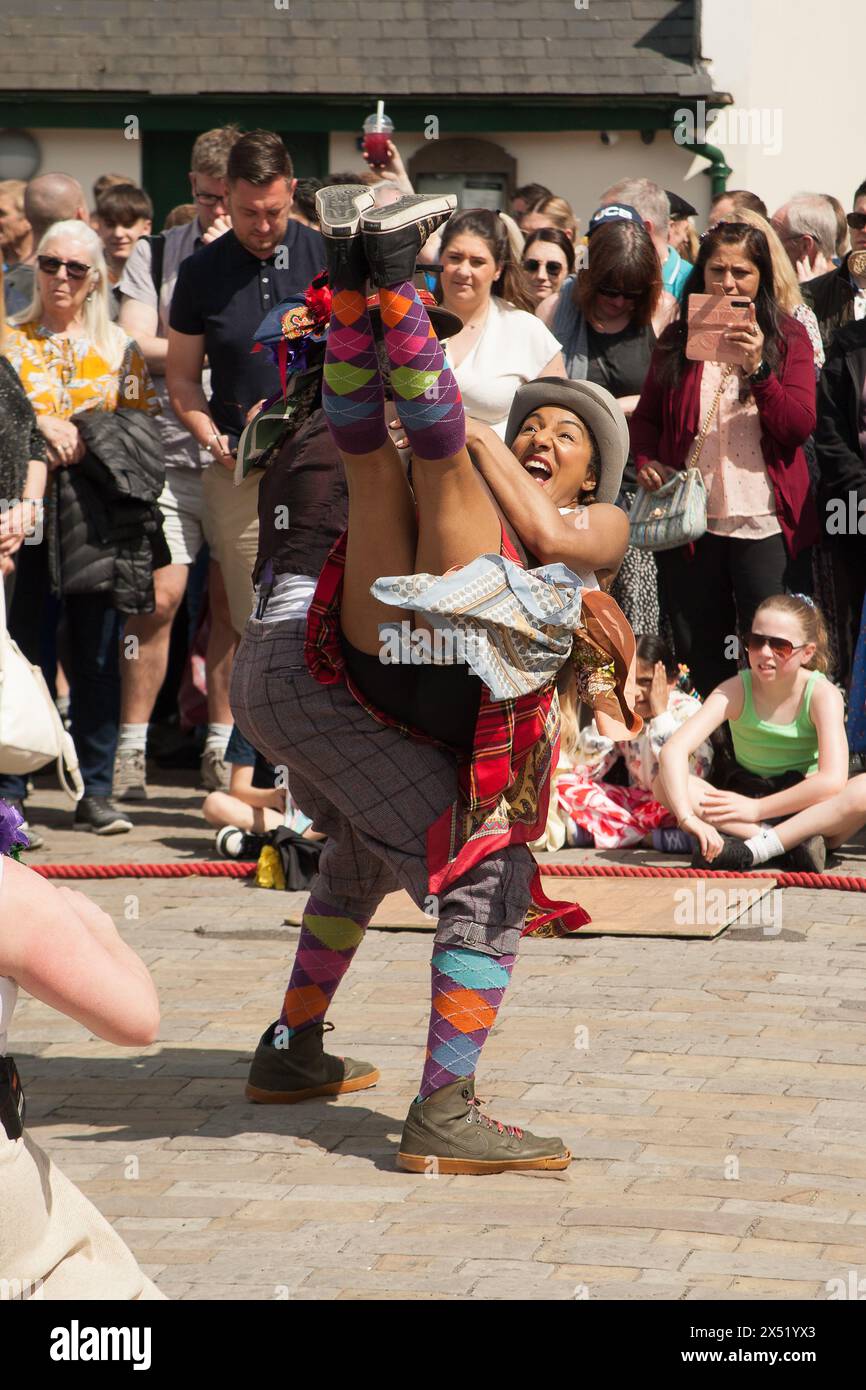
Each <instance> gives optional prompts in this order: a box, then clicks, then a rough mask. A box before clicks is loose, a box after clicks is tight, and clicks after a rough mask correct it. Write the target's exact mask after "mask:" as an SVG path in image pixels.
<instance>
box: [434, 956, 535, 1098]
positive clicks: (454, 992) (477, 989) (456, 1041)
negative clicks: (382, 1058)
mask: <svg viewBox="0 0 866 1390" xmlns="http://www.w3.org/2000/svg"><path fill="white" fill-rule="evenodd" d="M516 959H517V957H516V956H485V955H482V954H481V952H480V951H467V950H465V949H464V948H463V947H454V946H447V947H445V948H444V949H441V950H437V951H436V952H435V953H434V955H433V960H432V961H431V965H430V969H431V973H432V977H433V980H432V983H433V1005H432V1008H431V1011H430V1032H429V1034H428V1036H427V1059H426V1061H425V1063H424V1074H423V1076H422V1077H421V1089H420V1090H419V1092H418V1095H419V1097H420V1099H421V1100H426V1098H427V1096H429V1095H431V1094H432V1093H433V1091H438V1090H439V1088H440V1086H450V1085H451V1083H452V1081H456V1080H457V1077H458V1076H474V1074H475V1068H476V1066H477V1064H478V1058H479V1055H480V1053H481V1049H482V1047H483V1046H484V1044H485V1042H486V1041H487V1034H488V1033H489V1032H490V1029H491V1028H492V1027H493V1024H494V1021H495V1019H496V1014H497V1012H498V1010H499V1005H500V1004H501V1003H502V996H503V995H504V993H505V991H506V989H507V988H508V982H509V980H510V978H511V971H512V969H513V967H514V962H515V960H516Z"/></svg>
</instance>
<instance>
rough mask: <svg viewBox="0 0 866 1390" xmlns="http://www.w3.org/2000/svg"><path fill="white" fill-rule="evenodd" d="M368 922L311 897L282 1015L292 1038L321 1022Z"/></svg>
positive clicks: (363, 918)
mask: <svg viewBox="0 0 866 1390" xmlns="http://www.w3.org/2000/svg"><path fill="white" fill-rule="evenodd" d="M369 921H370V919H369V917H347V916H345V915H344V914H343V913H341V912H338V911H337V910H336V908H333V907H331V905H330V904H329V903H326V902H322V901H321V899H319V898H315V897H312V896H311V897H310V898H309V900H308V902H307V906H306V907H305V909H304V915H303V917H302V919H301V937H300V940H299V941H298V951H297V955H296V956H295V963H294V965H293V967H292V974H291V978H290V979H289V983H288V985H287V986H286V995H285V999H284V1000H283V1010H282V1013H281V1014H280V1023H281V1024H282V1025H283V1026H285V1027H288V1030H289V1031H288V1036H289V1037H290V1038H291V1037H294V1035H295V1033H300V1032H302V1031H303V1029H305V1028H309V1026H310V1024H312V1023H321V1022H322V1020H323V1018H324V1017H325V1014H326V1013H327V1012H328V1008H329V1006H330V1003H331V1000H332V999H333V997H334V994H335V993H336V990H337V986H338V984H339V983H340V981H341V980H342V978H343V976H344V975H345V973H346V971H347V970H348V968H349V966H350V965H351V963H352V958H353V956H354V954H355V952H356V950H357V949H358V946H359V945H360V944H361V942H362V941H363V939H364V932H365V931H366V928H367V926H368V924H369Z"/></svg>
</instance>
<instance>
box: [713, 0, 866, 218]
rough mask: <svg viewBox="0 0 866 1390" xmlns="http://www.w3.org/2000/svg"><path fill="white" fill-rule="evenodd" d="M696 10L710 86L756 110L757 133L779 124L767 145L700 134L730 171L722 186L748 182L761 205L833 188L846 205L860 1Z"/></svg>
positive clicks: (863, 164)
mask: <svg viewBox="0 0 866 1390" xmlns="http://www.w3.org/2000/svg"><path fill="white" fill-rule="evenodd" d="M702 13H703V27H702V35H701V42H702V51H703V54H704V57H705V58H706V59H707V61H708V64H709V71H710V73H711V75H712V79H713V86H714V87H715V88H716V90H717V91H723V92H724V91H727V92H730V94H731V96H732V97H733V98H734V102H735V103H736V105H737V106H738V107H739V108H743V109H746V110H749V109H752V108H757V109H759V110H760V111H761V113H762V116H763V121H764V129H765V134H766V133H769V132H771V131H772V127H773V122H774V121H775V123H776V125H777V127H778V126H779V122H781V126H780V131H779V136H780V138H779V139H778V140H777V141H773V140H772V139H771V140H770V141H769V143H768V142H767V141H766V140H765V139H764V138H763V137H762V138H760V139H759V140H757V141H751V142H750V143H746V144H743V143H740V142H739V140H734V141H730V140H722V139H718V140H717V139H714V137H713V135H712V133H710V134H709V136H708V138H709V141H710V143H711V144H715V145H718V146H719V148H720V149H721V150H723V151H724V154H725V157H726V159H727V161H728V163H729V164H730V166H731V168H732V169H733V173H732V174H731V176H730V178H729V179H728V186H729V188H748V189H751V190H752V192H754V193H757V194H758V195H759V196H760V197H761V198H763V199H764V201H765V203H766V204H767V206H768V207H769V209H770V211H771V212H773V211H774V210H775V209H776V208H777V207H779V206H780V205H781V204H782V203H783V202H785V201H786V199H787V198H789V197H790V196H791V194H792V193H797V192H806V191H809V192H815V193H834V194H835V195H836V197H837V198H840V199H841V201H842V203H843V205H844V206H845V207H846V208H849V207H850V206H851V195H852V193H853V192H854V189H855V188H856V187H857V185H858V184H859V183H860V182H861V181H862V180H863V179H864V178H866V156H864V153H863V141H862V134H863V92H864V77H863V54H864V52H866V4H864V3H863V0H821V4H820V5H816V4H815V3H814V0H703V6H702ZM777 113H778V114H777ZM725 119H727V118H725ZM774 143H775V144H779V145H780V148H779V150H778V152H777V153H773V145H774Z"/></svg>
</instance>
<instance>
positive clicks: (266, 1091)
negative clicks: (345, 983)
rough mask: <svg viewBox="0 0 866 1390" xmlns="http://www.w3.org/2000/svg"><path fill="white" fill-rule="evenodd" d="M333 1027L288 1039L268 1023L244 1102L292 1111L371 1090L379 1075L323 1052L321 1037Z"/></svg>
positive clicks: (365, 1064)
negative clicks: (320, 1098)
mask: <svg viewBox="0 0 866 1390" xmlns="http://www.w3.org/2000/svg"><path fill="white" fill-rule="evenodd" d="M333 1027H334V1025H333V1023H314V1024H313V1025H312V1026H311V1027H310V1028H305V1029H304V1031H303V1032H302V1033H296V1034H295V1035H294V1037H292V1038H287V1037H286V1033H287V1032H288V1029H285V1028H282V1029H281V1027H280V1024H279V1023H272V1024H271V1026H270V1028H268V1030H267V1032H266V1033H264V1034H263V1035H262V1039H261V1042H260V1043H259V1045H258V1047H257V1048H256V1055H255V1057H254V1058H253V1064H252V1066H251V1067H250V1074H249V1079H248V1081H247V1084H246V1088H245V1092H244V1094H245V1095H246V1098H247V1100H254V1101H258V1103H259V1104H260V1105H294V1104H295V1103H296V1102H297V1101H299V1100H312V1099H313V1097H314V1096H336V1095H341V1094H342V1093H343V1092H344V1091H364V1090H366V1089H367V1087H368V1086H375V1084H376V1082H377V1081H378V1080H379V1072H378V1071H377V1069H376V1068H375V1067H373V1066H371V1065H370V1063H369V1062H356V1061H355V1060H354V1058H352V1057H332V1056H331V1055H330V1054H329V1053H327V1052H326V1051H325V1050H324V1046H323V1042H322V1036H323V1034H324V1033H326V1032H331V1031H332V1030H333ZM278 1030H279V1031H278Z"/></svg>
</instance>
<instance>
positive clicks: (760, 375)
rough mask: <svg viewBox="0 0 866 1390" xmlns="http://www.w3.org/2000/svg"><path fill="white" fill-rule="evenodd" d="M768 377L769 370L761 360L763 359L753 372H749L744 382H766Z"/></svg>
mask: <svg viewBox="0 0 866 1390" xmlns="http://www.w3.org/2000/svg"><path fill="white" fill-rule="evenodd" d="M769 375H770V368H769V367H768V365H767V363H766V362H765V361H764V360H763V358H762V359H761V361H760V362H759V363H758V365H757V367H756V368H755V370H754V371H753V372H750V373H749V375H748V376H747V377H746V380H747V381H766V380H767V377H768V376H769Z"/></svg>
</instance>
